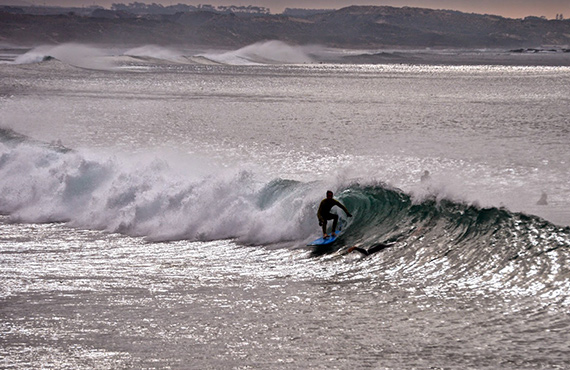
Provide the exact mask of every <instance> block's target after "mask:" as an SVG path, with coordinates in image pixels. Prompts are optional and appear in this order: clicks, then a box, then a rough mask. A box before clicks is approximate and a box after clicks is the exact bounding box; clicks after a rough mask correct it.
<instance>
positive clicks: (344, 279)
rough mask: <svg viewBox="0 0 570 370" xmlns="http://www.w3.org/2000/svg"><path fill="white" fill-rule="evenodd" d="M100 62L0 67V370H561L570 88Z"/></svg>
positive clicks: (485, 76)
mask: <svg viewBox="0 0 570 370" xmlns="http://www.w3.org/2000/svg"><path fill="white" fill-rule="evenodd" d="M225 58H227V56H225ZM103 59H104V61H105V63H106V64H105V66H106V68H94V65H90V67H91V68H78V67H77V63H75V64H74V63H72V62H71V61H66V60H61V58H60V60H49V61H45V62H41V63H31V64H10V63H7V64H2V65H0V120H1V121H0V191H1V194H0V213H1V214H2V215H3V216H1V217H0V276H1V279H2V284H1V287H0V318H1V320H0V333H1V335H0V342H1V346H0V367H1V368H14V369H26V368H57V369H67V368H69V369H94V368H97V369H111V368H180V369H190V368H195V369H214V368H215V369H219V368H236V369H239V368H263V369H266V368H291V369H298V368H322V369H325V368H326V369H329V368H339V369H352V368H377V369H384V368H386V369H400V368H422V369H424V368H454V369H469V368H472V369H498V368H499V369H536V368H543V369H554V368H570V360H569V359H570V346H569V345H568V343H569V342H570V334H569V327H570V320H569V317H568V313H569V305H570V300H569V299H568V293H569V292H570V279H569V278H570V271H569V270H568V267H567V266H568V261H569V259H570V251H569V250H568V248H569V247H570V229H569V228H568V225H570V211H569V209H570V208H569V206H570V201H569V199H570V171H568V164H569V163H570V152H569V151H568V149H567V145H568V143H569V142H570V131H569V122H568V117H569V116H570V104H569V103H570V101H569V100H570V98H569V97H570V68H568V67H531V66H529V67H520V66H518V67H514V66H508V65H503V66H414V65H334V64H306V65H287V64H275V65H259V64H255V65H211V64H189V63H173V62H172V61H171V60H162V61H159V60H155V59H152V60H149V59H140V58H139V59H133V58H131V59H128V58H126V57H124V56H123V57H112V56H106V57H105V58H103ZM110 61H111V62H112V63H111V62H110ZM109 63H111V64H109ZM252 64H253V63H252ZM98 65H99V64H98ZM99 66H100V65H99ZM109 66H111V67H109ZM80 67H86V66H85V65H83V66H81V65H80ZM425 170H429V171H430V174H431V178H430V179H429V180H428V181H424V182H421V181H420V177H421V175H422V173H423V172H424V171H425ZM329 188H330V189H332V190H334V191H335V192H336V195H337V197H338V198H339V199H340V200H341V201H342V202H343V203H345V204H346V205H347V207H348V208H349V209H350V210H351V212H352V213H353V214H354V217H353V218H351V219H348V220H347V222H348V223H347V225H346V226H345V232H344V234H343V236H342V237H341V238H340V240H339V242H338V243H337V244H335V245H333V246H332V247H330V248H321V249H314V248H312V247H306V243H307V242H309V241H310V240H312V239H314V238H316V237H317V236H318V232H319V230H318V225H317V222H316V218H315V212H316V206H317V204H318V202H319V201H320V199H321V198H322V197H323V196H324V191H325V190H327V189H329ZM542 193H545V194H546V195H547V204H545V205H538V204H537V201H538V199H539V198H540V196H541V195H542ZM385 242H391V243H394V244H391V245H390V246H389V247H387V248H385V249H383V250H382V251H380V252H378V253H375V254H372V255H370V256H363V255H361V254H359V253H358V252H352V253H347V248H348V247H350V246H353V245H357V246H361V247H363V248H370V247H374V246H377V245H378V243H385Z"/></svg>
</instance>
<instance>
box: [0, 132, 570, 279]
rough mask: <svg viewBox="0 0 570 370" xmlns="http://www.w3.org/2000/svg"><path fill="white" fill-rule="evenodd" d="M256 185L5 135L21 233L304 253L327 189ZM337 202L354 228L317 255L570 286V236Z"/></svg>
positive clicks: (474, 218)
mask: <svg viewBox="0 0 570 370" xmlns="http://www.w3.org/2000/svg"><path fill="white" fill-rule="evenodd" d="M258 177H259V175H258V174H256V173H254V172H252V171H248V170H244V169H236V170H228V169H226V168H218V169H216V167H214V166H212V165H211V164H209V163H204V159H203V158H200V159H197V160H196V163H194V164H192V165H191V166H190V167H189V169H187V170H186V171H180V170H179V169H176V168H173V167H171V166H170V165H169V164H168V163H167V162H166V161H165V160H161V159H157V158H156V157H155V158H151V159H140V158H137V159H136V160H133V159H132V158H130V159H129V158H120V157H118V156H114V157H112V158H100V157H98V156H97V155H96V154H93V153H81V152H78V151H73V150H69V149H66V148H63V147H61V146H59V145H57V144H49V145H48V144H43V143H38V142H34V141H32V140H29V139H27V138H26V137H24V136H22V135H19V134H17V133H15V132H13V131H11V130H8V129H0V212H1V213H3V214H5V215H8V216H9V217H10V219H11V220H12V221H13V222H66V223H67V224H68V225H70V226H72V227H81V228H87V229H102V230H107V231H109V232H118V233H123V234H126V235H131V236H144V237H146V238H147V239H149V240H151V241H157V240H218V239H230V238H231V239H235V240H237V241H238V242H241V243H246V244H257V245H258V244H261V245H266V246H270V245H277V246H286V247H299V246H304V245H305V244H306V243H307V242H308V241H310V240H312V239H314V238H315V237H316V235H318V233H319V227H318V225H317V220H316V217H315V213H316V207H317V205H318V203H319V201H320V200H321V198H322V197H323V194H322V193H324V191H323V184H321V183H305V182H299V181H292V180H284V179H275V180H272V181H261V180H258ZM336 190H337V191H336V197H337V198H338V199H339V200H340V201H341V202H343V203H344V204H345V205H346V206H347V207H348V209H349V210H351V212H352V213H353V215H354V217H352V218H349V219H347V220H346V225H345V226H344V230H345V231H344V233H343V234H342V236H341V238H340V240H339V243H338V244H335V245H334V246H333V247H332V248H329V249H325V250H320V251H319V250H315V254H317V255H319V254H320V255H328V254H330V253H332V252H335V251H337V250H339V249H341V250H342V249H344V248H346V247H348V246H352V245H358V246H360V247H362V248H370V247H374V246H375V245H378V243H385V242H395V244H394V245H393V246H392V247H390V248H389V250H387V251H386V252H383V253H380V254H379V255H382V256H389V257H385V258H386V260H384V263H383V265H382V268H383V269H385V270H390V269H393V270H394V271H400V270H401V269H402V268H405V269H406V271H407V274H412V275H414V274H416V273H417V274H420V275H422V276H431V277H433V278H438V279H439V278H441V276H442V275H445V279H444V280H445V281H446V282H448V283H450V282H454V284H460V282H461V281H462V282H464V283H465V282H467V281H473V280H478V281H479V284H480V283H481V281H485V283H486V284H488V285H489V286H490V287H492V286H502V287H504V286H505V285H508V284H516V285H517V286H518V287H519V288H521V286H522V287H523V288H524V289H547V288H548V289H551V288H552V287H553V286H554V287H555V286H557V285H560V284H568V279H567V276H566V275H567V272H566V270H565V269H564V268H563V267H564V266H566V265H567V264H568V263H569V262H570V261H569V258H568V257H569V251H568V249H569V248H570V228H561V227H557V226H555V225H553V224H551V223H548V222H546V221H544V220H543V219H540V218H538V217H534V216H528V215H525V214H520V213H513V212H510V211H508V210H506V209H498V208H480V207H477V206H474V205H468V204H463V203H460V202H454V201H450V200H446V199H440V200H437V199H436V198H427V199H423V200H421V201H418V200H415V199H414V197H413V196H412V195H410V194H406V193H404V192H402V191H400V190H398V189H395V188H391V187H389V186H387V185H384V184H381V183H372V182H371V183H348V184H344V185H342V186H340V187H339V188H338V189H336ZM339 212H342V211H339ZM341 216H343V217H344V215H342V213H341ZM497 279H499V280H503V281H500V282H498V281H497ZM521 282H522V283H521ZM521 284H522V285H521Z"/></svg>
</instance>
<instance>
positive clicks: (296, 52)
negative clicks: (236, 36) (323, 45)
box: [201, 40, 314, 65]
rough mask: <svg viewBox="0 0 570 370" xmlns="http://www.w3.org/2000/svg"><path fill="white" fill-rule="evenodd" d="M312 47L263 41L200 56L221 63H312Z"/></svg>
mask: <svg viewBox="0 0 570 370" xmlns="http://www.w3.org/2000/svg"><path fill="white" fill-rule="evenodd" d="M311 49H312V47H306V46H291V45H288V44H286V43H284V42H282V41H275V40H273V41H265V42H258V43H255V44H253V45H249V46H246V47H243V48H241V49H238V50H234V51H229V52H224V53H206V54H202V55H201V56H203V57H205V58H207V59H210V60H213V61H215V62H218V63H221V64H231V65H260V64H303V63H313V62H314V59H313V57H311V55H310V50H311Z"/></svg>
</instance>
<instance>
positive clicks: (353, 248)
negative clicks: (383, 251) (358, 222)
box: [346, 247, 370, 256]
mask: <svg viewBox="0 0 570 370" xmlns="http://www.w3.org/2000/svg"><path fill="white" fill-rule="evenodd" d="M352 251H357V252H360V253H362V254H364V255H365V256H368V255H369V254H370V253H368V251H367V250H366V249H364V248H360V247H350V248H348V251H346V253H350V252H352Z"/></svg>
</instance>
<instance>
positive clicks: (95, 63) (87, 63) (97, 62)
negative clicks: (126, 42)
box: [14, 44, 114, 70]
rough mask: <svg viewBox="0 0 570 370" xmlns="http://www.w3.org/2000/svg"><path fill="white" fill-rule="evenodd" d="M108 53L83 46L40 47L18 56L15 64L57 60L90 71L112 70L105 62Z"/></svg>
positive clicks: (111, 66)
mask: <svg viewBox="0 0 570 370" xmlns="http://www.w3.org/2000/svg"><path fill="white" fill-rule="evenodd" d="M105 56H106V53H105V52H104V51H103V50H102V49H99V48H95V47H90V46H86V45H81V44H62V45H57V46H51V45H49V46H48V45H45V46H38V47H36V48H34V49H32V50H30V51H28V52H26V53H25V54H22V55H20V56H18V57H17V58H16V59H15V60H14V64H31V63H40V62H44V61H48V60H51V59H57V60H59V61H61V62H63V63H66V64H69V65H72V66H76V67H80V68H88V69H103V70H106V69H112V68H113V67H114V66H113V65H112V64H111V63H109V61H108V60H105Z"/></svg>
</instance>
